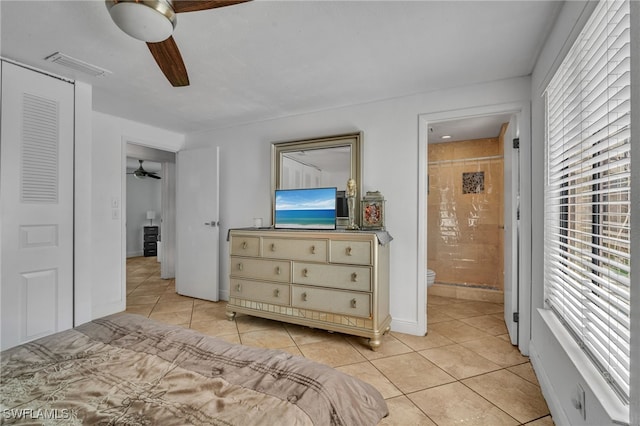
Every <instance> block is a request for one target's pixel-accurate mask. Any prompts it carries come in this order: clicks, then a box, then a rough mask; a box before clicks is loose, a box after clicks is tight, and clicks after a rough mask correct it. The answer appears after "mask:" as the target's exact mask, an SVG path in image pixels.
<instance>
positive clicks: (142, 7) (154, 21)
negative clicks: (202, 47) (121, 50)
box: [107, 0, 176, 43]
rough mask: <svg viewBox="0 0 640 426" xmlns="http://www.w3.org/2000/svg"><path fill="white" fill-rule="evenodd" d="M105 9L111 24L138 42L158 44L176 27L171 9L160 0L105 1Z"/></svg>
mask: <svg viewBox="0 0 640 426" xmlns="http://www.w3.org/2000/svg"><path fill="white" fill-rule="evenodd" d="M107 8H108V9H109V14H110V15H111V19H113V22H115V23H116V25H117V26H118V27H119V28H120V29H121V30H122V31H124V32H125V33H127V34H129V35H130V36H131V37H133V38H136V39H138V40H142V41H146V42H151V43H158V42H160V41H163V40H166V39H167V38H169V37H170V36H171V34H172V33H173V30H174V28H175V26H176V15H175V13H174V12H173V9H171V8H170V7H169V6H168V4H167V3H165V2H163V1H161V0H156V1H139V2H136V1H127V0H124V1H123V0H119V1H117V0H107Z"/></svg>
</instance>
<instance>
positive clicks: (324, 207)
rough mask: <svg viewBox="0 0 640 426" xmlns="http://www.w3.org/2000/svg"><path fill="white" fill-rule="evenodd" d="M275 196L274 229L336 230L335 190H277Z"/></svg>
mask: <svg viewBox="0 0 640 426" xmlns="http://www.w3.org/2000/svg"><path fill="white" fill-rule="evenodd" d="M275 195H276V206H275V221H274V226H275V227H276V228H281V229H283V228H286V229H335V228H336V188H310V189H278V190H276V194H275Z"/></svg>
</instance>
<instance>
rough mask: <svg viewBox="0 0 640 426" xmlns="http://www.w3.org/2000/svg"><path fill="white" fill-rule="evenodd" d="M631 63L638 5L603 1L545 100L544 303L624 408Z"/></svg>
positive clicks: (627, 351) (627, 336) (626, 395)
mask: <svg viewBox="0 0 640 426" xmlns="http://www.w3.org/2000/svg"><path fill="white" fill-rule="evenodd" d="M630 55H631V50H630V13H629V0H626V1H601V2H600V3H599V4H598V5H597V6H596V9H595V10H594V12H593V14H592V16H591V17H590V19H589V21H588V22H587V24H586V25H585V27H584V29H583V30H582V32H581V34H580V36H579V37H578V39H577V40H576V42H575V44H574V45H573V47H572V48H571V50H570V51H569V53H568V54H567V56H566V58H565V59H564V61H563V62H562V64H561V65H560V67H559V69H558V71H557V72H556V74H555V75H554V77H553V79H552V80H551V82H550V83H549V87H548V88H547V91H546V121H547V140H546V159H547V170H546V179H545V237H544V242H545V245H544V251H545V259H544V268H545V271H544V280H545V302H546V304H547V306H548V307H550V308H551V309H552V310H553V311H554V312H555V313H556V314H557V315H558V316H559V317H560V319H561V320H562V322H563V323H564V324H565V325H566V327H567V328H568V329H569V331H570V332H571V333H572V334H573V336H574V337H575V338H576V339H577V341H578V342H579V344H580V346H581V347H582V348H583V349H584V350H585V352H586V353H587V354H588V355H589V356H590V358H591V359H592V360H593V362H594V364H595V365H596V366H597V367H598V368H599V369H600V370H601V371H602V374H603V375H604V377H605V378H606V379H607V380H608V382H609V383H611V385H612V386H613V388H614V389H615V390H616V391H617V392H618V394H619V395H620V397H621V398H622V399H623V400H624V401H625V402H628V399H629V358H630V331H629V329H630V277H629V271H630V268H629V263H630V233H629V230H630V223H629V222H630V221H629V219H630V212H631V209H630V203H629V194H630V189H631V179H630V167H631V163H630V133H631V128H630V109H631V106H630V105H631V99H630V96H631V94H630V92H631V91H630V81H631V77H630V74H631V67H630V62H631V57H630Z"/></svg>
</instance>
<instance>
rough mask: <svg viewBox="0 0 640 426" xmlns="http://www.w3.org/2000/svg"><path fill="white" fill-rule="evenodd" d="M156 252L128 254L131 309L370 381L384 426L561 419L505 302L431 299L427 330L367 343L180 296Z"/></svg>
mask: <svg viewBox="0 0 640 426" xmlns="http://www.w3.org/2000/svg"><path fill="white" fill-rule="evenodd" d="M159 277H160V264H159V263H157V262H156V258H155V257H148V258H144V257H135V258H130V259H128V260H127V311H128V312H133V313H138V314H142V315H145V316H148V317H149V318H153V319H155V320H158V321H161V322H165V323H169V324H176V325H181V326H184V327H187V328H192V329H195V330H198V331H200V332H202V333H204V334H208V335H211V336H217V337H219V338H222V339H224V340H227V341H230V342H234V343H241V344H243V345H251V346H259V347H265V348H272V349H281V350H284V351H287V352H290V353H292V354H295V355H299V356H304V357H307V358H310V359H313V360H315V361H318V362H321V363H324V364H328V365H330V366H332V367H335V368H336V369H338V370H341V371H343V372H345V373H347V374H350V375H353V376H356V377H359V378H360V379H362V380H363V381H366V382H368V383H371V384H372V385H373V386H375V387H376V388H377V389H378V390H379V391H380V393H381V394H382V395H383V396H384V398H385V399H386V401H387V405H388V407H389V412H390V414H389V416H388V417H387V418H385V419H383V420H382V422H381V423H380V424H381V425H402V426H406V425H459V424H464V425H492V426H493V425H519V424H527V425H536V426H548V425H553V424H554V423H553V420H552V419H551V416H550V415H549V409H548V407H547V404H546V403H545V400H544V398H543V397H542V394H541V392H540V386H539V384H538V381H537V380H536V376H535V374H534V371H533V369H532V367H531V364H530V363H529V359H528V358H527V357H524V356H522V355H520V353H519V352H518V350H517V349H515V348H514V347H513V346H512V345H511V343H510V342H509V339H508V336H507V334H506V333H507V331H506V328H505V325H504V321H503V319H502V315H503V314H502V312H503V307H502V305H501V304H494V303H487V302H477V301H468V300H460V299H450V298H445V297H439V296H431V297H429V298H428V307H427V308H428V309H427V311H428V318H427V319H428V329H429V332H428V333H427V335H426V336H422V337H421V336H411V335H408V334H402V333H395V332H391V333H390V334H388V335H386V336H384V339H383V342H382V345H381V346H380V348H379V350H378V351H377V352H373V351H371V350H370V349H369V348H368V346H367V345H366V340H365V339H362V338H359V337H353V336H347V335H343V334H340V333H329V332H325V331H322V330H315V329H309V328H306V327H300V326H297V325H291V324H284V323H280V322H277V321H270V320H265V319H260V318H255V317H251V316H247V315H238V317H237V318H236V321H228V320H227V319H226V317H225V303H224V302H218V303H214V302H208V301H204V300H199V299H193V298H190V297H185V296H180V295H178V294H176V292H175V282H174V280H162V279H160V278H159Z"/></svg>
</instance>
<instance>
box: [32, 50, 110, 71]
mask: <svg viewBox="0 0 640 426" xmlns="http://www.w3.org/2000/svg"><path fill="white" fill-rule="evenodd" d="M44 59H45V61H49V62H53V63H55V64H58V65H61V66H63V67H66V68H70V69H72V70H75V71H80V72H83V73H85V74H89V75H90V76H92V77H104V76H105V75H107V74H111V71H109V70H106V69H104V68H100V67H98V66H96V65H91V64H88V63H86V62H84V61H81V60H80V59H76V58H72V57H71V56H69V55H65V54H64V53H60V52H56V53H53V54H51V55H49V56H47V57H46V58H44Z"/></svg>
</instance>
